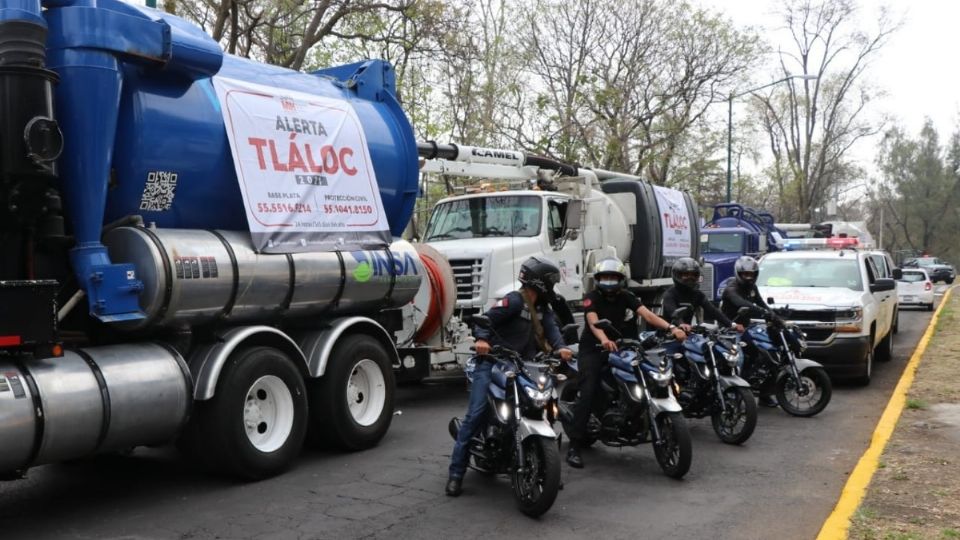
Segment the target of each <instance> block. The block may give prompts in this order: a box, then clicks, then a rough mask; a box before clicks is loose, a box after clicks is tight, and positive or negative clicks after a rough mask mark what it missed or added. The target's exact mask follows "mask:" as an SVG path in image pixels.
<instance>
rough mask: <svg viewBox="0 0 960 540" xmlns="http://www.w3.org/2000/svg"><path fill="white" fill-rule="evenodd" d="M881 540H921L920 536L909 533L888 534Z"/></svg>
mask: <svg viewBox="0 0 960 540" xmlns="http://www.w3.org/2000/svg"><path fill="white" fill-rule="evenodd" d="M883 540H921V538H920V536H918V535H916V534H914V533H910V532H888V533H887V534H885V535H884V536H883Z"/></svg>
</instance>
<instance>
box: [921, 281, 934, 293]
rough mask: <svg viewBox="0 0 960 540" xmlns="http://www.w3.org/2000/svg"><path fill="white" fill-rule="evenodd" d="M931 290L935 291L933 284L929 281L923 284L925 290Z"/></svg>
mask: <svg viewBox="0 0 960 540" xmlns="http://www.w3.org/2000/svg"><path fill="white" fill-rule="evenodd" d="M931 289H933V283H930V282H929V281H928V282H926V283H924V284H923V290H925V291H929V290H931Z"/></svg>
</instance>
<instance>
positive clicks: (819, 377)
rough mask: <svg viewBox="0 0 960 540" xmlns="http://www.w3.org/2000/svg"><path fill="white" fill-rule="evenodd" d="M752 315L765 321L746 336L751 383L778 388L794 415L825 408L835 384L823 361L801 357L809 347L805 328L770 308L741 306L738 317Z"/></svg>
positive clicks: (764, 389)
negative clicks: (785, 319)
mask: <svg viewBox="0 0 960 540" xmlns="http://www.w3.org/2000/svg"><path fill="white" fill-rule="evenodd" d="M771 303H772V302H771ZM750 315H753V316H760V317H762V318H763V322H757V323H753V324H750V326H748V327H747V329H746V332H744V334H743V338H742V339H743V341H744V344H745V347H744V367H743V370H742V372H743V374H744V378H746V379H747V381H748V382H749V383H750V386H751V387H752V388H753V389H754V390H755V391H757V392H761V391H762V392H770V391H771V390H772V391H774V392H775V393H776V396H777V401H778V402H779V404H780V407H781V408H782V409H783V410H784V411H786V412H787V413H789V414H792V415H794V416H814V415H816V414H818V413H820V412H821V411H823V409H825V408H826V407H827V404H828V403H830V397H831V396H832V395H833V385H832V384H831V382H830V377H829V376H828V375H827V372H826V371H825V370H824V369H823V366H822V365H821V364H819V363H817V362H814V361H813V360H808V359H806V358H800V355H801V354H803V352H804V351H805V350H806V348H807V340H806V335H805V334H804V333H803V331H802V330H801V329H800V328H799V327H798V326H797V325H794V324H789V323H787V322H785V321H784V320H783V319H781V318H780V317H779V316H778V315H777V314H776V313H774V312H773V311H769V310H765V311H758V310H752V311H751V310H749V309H747V311H744V310H741V311H740V313H738V315H737V319H738V321H742V320H743V319H744V318H748V317H749V316H750Z"/></svg>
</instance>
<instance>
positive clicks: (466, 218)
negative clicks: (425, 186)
mask: <svg viewBox="0 0 960 540" xmlns="http://www.w3.org/2000/svg"><path fill="white" fill-rule="evenodd" d="M419 153H420V156H421V158H423V164H422V166H421V172H423V173H427V174H441V175H447V176H459V177H472V178H481V179H488V180H490V181H491V183H496V182H499V183H501V184H510V183H513V184H515V186H510V187H511V188H512V189H509V190H505V191H493V190H490V189H486V190H481V191H479V192H476V193H470V194H465V195H461V196H454V197H448V198H445V199H442V200H440V201H439V202H437V204H436V205H435V206H434V209H433V212H432V214H431V216H430V219H429V221H428V223H427V226H426V230H425V233H424V234H423V237H422V239H421V241H422V242H425V243H427V244H428V245H430V246H432V247H433V248H434V249H436V250H437V251H438V252H440V253H442V254H443V255H445V256H446V257H447V259H448V260H449V262H450V265H451V266H452V267H453V273H454V277H455V280H456V293H457V294H456V314H457V316H458V317H459V318H460V319H462V318H463V317H464V316H466V315H472V314H476V313H481V312H483V311H484V310H486V309H487V308H489V307H490V306H491V305H492V304H493V303H494V302H495V301H497V300H498V299H500V298H502V297H503V296H504V295H506V294H507V293H508V292H510V291H512V290H515V289H516V288H517V287H519V286H520V284H519V282H518V281H517V272H518V270H519V268H520V264H521V263H522V262H523V261H524V260H525V259H526V258H527V257H530V256H532V255H537V256H541V257H545V258H547V259H550V260H552V261H554V262H555V263H557V265H558V266H559V267H560V271H561V281H560V283H559V284H558V285H557V292H558V294H560V295H561V296H563V297H564V298H565V299H566V300H567V302H568V304H569V305H570V307H571V308H573V310H576V309H578V308H579V307H580V306H581V304H582V299H583V295H584V294H585V293H586V292H587V291H589V290H590V288H591V286H592V279H593V275H592V269H593V267H594V265H595V264H596V263H597V262H598V261H600V260H601V259H603V258H604V257H607V256H611V255H614V256H617V257H619V258H620V259H622V260H623V261H624V263H625V264H626V265H627V269H628V276H629V281H628V284H629V288H630V290H632V291H634V292H635V293H636V294H637V295H638V296H640V297H641V298H642V299H643V301H644V303H645V304H646V305H648V306H651V307H652V308H658V307H659V305H660V301H661V298H662V296H663V293H664V292H665V290H666V289H667V287H669V286H670V285H672V280H671V279H670V268H671V266H672V264H673V261H675V260H676V259H678V258H680V257H694V258H697V259H699V257H700V245H699V242H698V241H697V240H698V238H699V219H698V212H697V206H696V203H695V202H694V201H693V199H692V197H690V195H689V194H687V193H685V192H681V191H678V190H674V189H669V188H664V187H660V186H654V185H651V184H650V183H647V182H644V181H643V180H641V179H640V178H638V177H636V176H631V175H626V174H621V173H614V172H610V171H604V170H598V169H589V168H583V167H576V166H573V165H569V164H565V163H560V162H557V161H554V160H551V159H546V158H542V157H537V156H531V155H527V154H524V153H523V152H520V151H515V150H500V149H489V148H478V147H468V146H458V145H453V144H451V145H439V144H436V143H433V142H426V143H424V142H421V143H419ZM460 352H462V353H464V354H467V353H466V351H463V350H460Z"/></svg>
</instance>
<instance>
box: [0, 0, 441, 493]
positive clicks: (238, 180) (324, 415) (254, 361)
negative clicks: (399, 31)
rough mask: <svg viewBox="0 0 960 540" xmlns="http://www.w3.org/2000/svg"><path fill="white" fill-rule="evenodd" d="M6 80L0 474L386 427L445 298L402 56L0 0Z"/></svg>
mask: <svg viewBox="0 0 960 540" xmlns="http://www.w3.org/2000/svg"><path fill="white" fill-rule="evenodd" d="M0 80H2V83H3V84H2V85H0V245H2V246H3V250H4V254H3V257H2V258H0V475H2V476H3V477H5V478H16V477H19V476H22V475H23V474H24V471H26V470H27V469H28V468H30V467H32V466H35V465H40V464H45V463H52V462H57V461H63V460H71V459H77V458H82V457H84V456H89V455H92V454H96V453H102V452H110V451H117V450H125V449H129V448H133V447H137V446H142V445H162V444H167V443H172V442H177V443H178V445H179V446H180V447H181V448H182V449H184V450H185V451H186V452H187V454H188V455H190V456H193V459H196V460H198V461H200V462H202V463H205V464H206V465H208V466H210V467H211V468H214V469H218V470H221V471H223V472H225V473H228V474H233V475H238V476H241V477H244V478H250V479H256V478H263V477H267V476H270V475H274V474H277V473H279V472H280V471H282V470H284V469H285V468H286V467H287V466H288V465H290V463H291V461H292V460H293V459H294V458H295V457H296V456H297V454H298V453H299V452H300V450H301V447H302V446H303V445H304V442H305V441H308V442H316V443H318V444H328V443H330V444H334V445H336V446H339V447H341V448H345V449H351V450H356V449H363V448H367V447H370V446H372V445H375V444H376V443H377V442H378V441H380V439H381V438H382V437H383V436H384V434H385V432H386V431H387V429H388V427H389V425H390V422H391V418H392V416H393V400H394V384H395V380H396V378H397V377H403V376H408V375H411V376H412V377H413V378H421V377H423V375H424V370H425V369H428V367H429V365H428V364H429V354H428V351H425V350H424V348H423V347H419V346H417V345H416V340H414V339H413V338H403V339H402V340H401V339H400V338H398V336H403V335H413V334H416V333H417V329H413V330H410V329H407V330H404V326H405V325H407V321H406V319H404V317H403V313H402V312H403V309H408V308H409V306H410V305H411V302H413V300H414V299H415V297H416V296H417V295H418V294H422V292H423V291H422V288H423V287H428V288H429V287H432V288H433V290H428V291H427V293H428V294H426V297H427V298H433V297H438V296H439V297H442V296H443V291H442V290H440V291H438V290H436V289H437V288H438V287H439V288H441V289H442V287H443V283H442V281H443V280H442V279H433V278H431V279H427V278H425V277H424V276H425V272H427V270H426V269H425V268H426V266H428V265H426V264H425V263H424V259H423V257H422V256H421V253H420V252H418V251H417V249H416V248H415V247H414V246H412V245H411V244H409V243H407V242H405V241H403V240H400V239H399V237H400V234H401V232H402V231H403V229H404V227H405V226H406V225H407V223H408V221H409V219H410V216H411V213H412V211H413V207H414V203H415V199H416V197H417V195H418V161H417V143H416V140H415V139H414V135H413V131H412V129H411V126H410V124H409V121H408V120H407V117H406V116H405V114H404V113H403V111H402V110H401V108H400V105H399V104H398V102H397V99H396V97H395V89H394V83H395V82H394V72H393V70H392V67H391V66H390V65H388V64H386V63H384V62H381V61H375V60H373V61H366V62H362V63H356V64H350V65H343V66H339V67H333V68H330V69H324V70H321V71H317V72H313V73H301V72H295V71H291V70H287V69H283V68H280V67H276V66H270V65H265V64H260V63H256V62H253V61H250V60H247V59H243V58H238V57H233V56H230V55H226V54H224V53H223V52H222V50H221V48H220V47H219V46H218V44H217V43H216V42H215V41H214V40H213V39H212V38H211V37H210V36H208V35H207V34H205V33H204V32H202V31H201V30H200V29H199V28H197V27H196V26H194V25H193V24H191V23H188V22H186V21H183V20H181V19H178V18H176V17H174V16H171V15H168V14H165V13H161V12H158V11H156V10H153V9H149V8H145V7H136V6H132V5H128V4H124V3H121V2H117V1H114V0H96V1H93V0H43V1H42V2H41V1H40V0H0ZM442 262H443V261H439V262H438V261H436V260H435V261H432V263H431V264H430V265H429V266H430V267H431V268H434V271H433V273H432V274H430V275H440V274H442V273H443V272H440V271H437V270H436V267H437V264H441V263H442ZM428 273H429V272H428ZM446 273H448V274H449V273H450V271H449V268H447V269H446ZM438 281H439V282H441V283H440V284H439V285H438V284H437V282H438ZM451 287H452V285H451ZM451 301H452V300H451ZM451 306H452V304H451ZM431 324H433V325H434V326H437V325H438V323H437V322H436V317H434V318H433V322H432V323H431ZM404 332H406V334H404ZM420 334H421V337H422V332H420Z"/></svg>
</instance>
